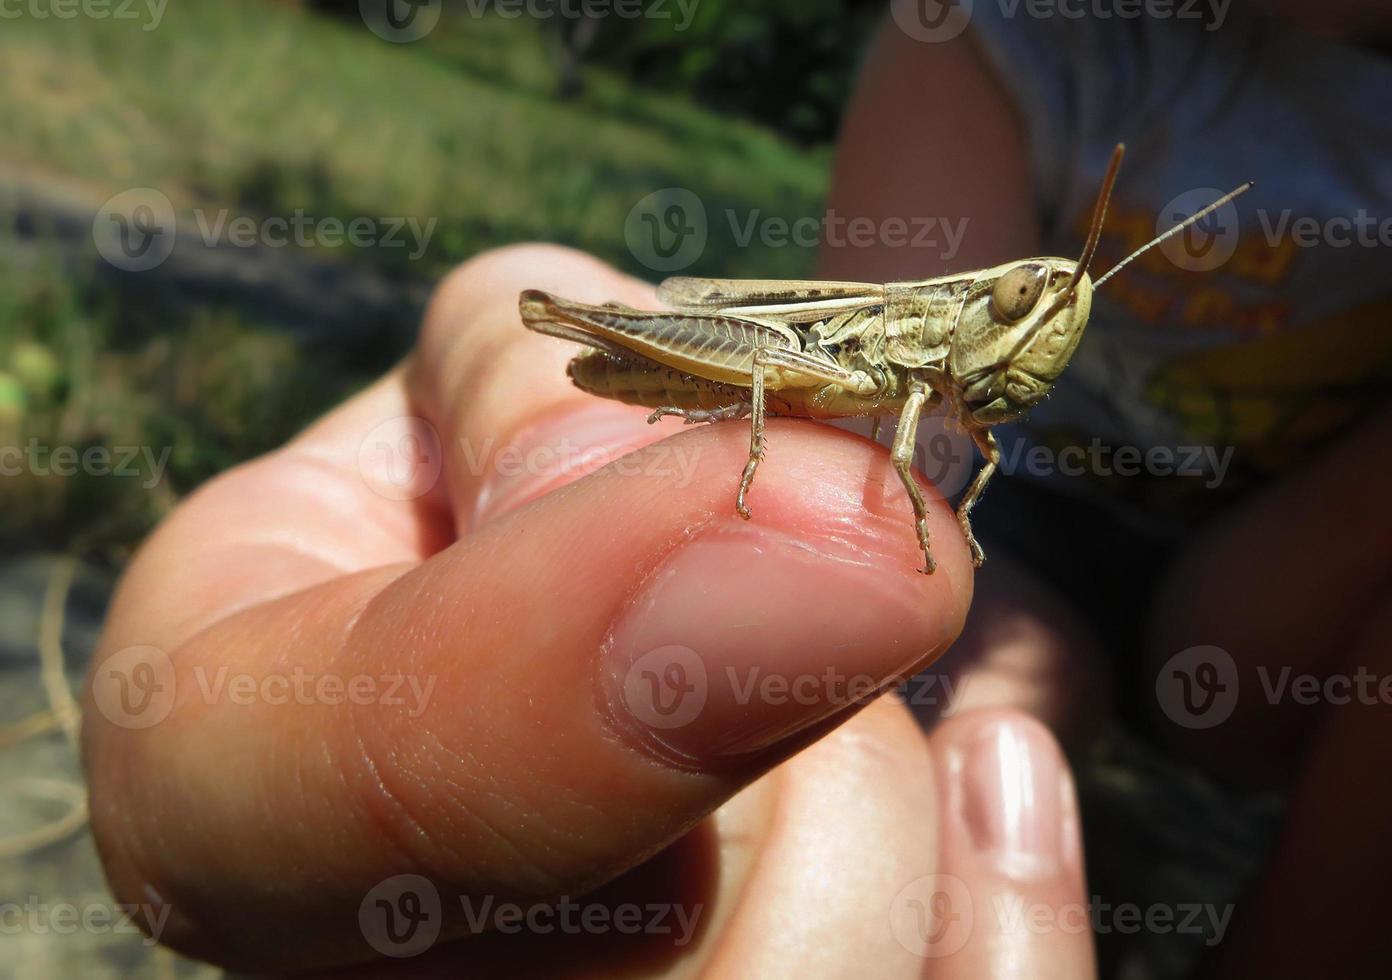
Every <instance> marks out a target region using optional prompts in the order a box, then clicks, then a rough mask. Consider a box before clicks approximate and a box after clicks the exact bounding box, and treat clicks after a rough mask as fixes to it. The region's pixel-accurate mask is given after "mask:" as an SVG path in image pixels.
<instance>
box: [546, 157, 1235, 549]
mask: <svg viewBox="0 0 1392 980" xmlns="http://www.w3.org/2000/svg"><path fill="white" fill-rule="evenodd" d="M1123 151H1124V147H1123V146H1122V145H1121V144H1117V147H1116V149H1115V150H1113V152H1112V157H1111V162H1110V164H1109V166H1108V168H1107V174H1106V176H1105V178H1104V179H1103V181H1102V188H1101V190H1100V192H1099V193H1098V198H1097V203H1096V206H1095V207H1094V209H1093V214H1092V222H1091V226H1090V229H1089V231H1088V237H1087V240H1086V242H1085V244H1084V246H1083V252H1082V255H1081V256H1080V257H1079V259H1078V260H1077V261H1076V262H1074V261H1072V260H1069V259H1062V258H1033V259H1023V260H1020V261H1016V262H1008V263H1006V264H1004V265H998V266H995V267H993V268H990V269H978V270H974V271H971V272H963V273H958V274H956V275H948V276H940V277H938V278H935V279H925V280H921V281H914V282H891V283H886V284H882V285H875V284H871V283H862V282H812V281H807V282H803V281H779V280H755V279H751V280H744V279H699V278H687V277H675V278H671V279H667V280H666V281H664V282H663V283H662V284H661V285H660V286H659V287H658V293H657V295H658V298H659V299H661V300H662V301H663V302H664V303H667V304H668V305H670V306H671V307H672V309H670V310H665V311H660V312H658V311H651V312H650V311H643V310H636V309H632V308H629V307H625V306H621V305H618V304H615V303H610V304H607V305H603V306H590V305H587V304H582V303H575V302H571V301H569V300H565V299H560V298H558V297H555V296H552V295H550V294H548V293H545V292H542V291H540V290H532V289H529V290H526V291H524V292H523V293H522V294H521V297H520V300H519V307H520V311H521V314H522V321H523V323H524V324H525V325H526V326H527V327H528V328H529V329H531V330H535V331H537V332H539V333H544V334H549V335H551V336H553V337H561V338H563V339H566V340H572V341H575V342H577V343H581V344H585V345H587V346H589V347H590V348H592V349H591V350H590V351H587V352H585V353H582V354H580V355H579V356H578V357H576V358H574V359H573V360H572V361H571V362H570V365H569V367H568V368H567V373H568V374H569V375H570V377H571V379H572V380H573V381H574V383H575V384H576V385H577V386H578V387H579V388H581V389H582V390H584V391H587V392H591V393H593V394H595V395H599V396H602V397H605V398H613V399H616V400H618V401H621V402H625V403H628V404H633V405H641V406H644V407H647V408H651V409H654V411H653V413H652V414H651V415H650V416H649V417H648V421H649V422H656V421H657V420H658V419H660V418H662V417H664V416H668V415H671V416H677V417H679V418H682V419H684V420H685V421H686V422H688V423H692V422H716V421H721V420H724V419H743V418H746V417H748V418H750V419H751V420H752V421H751V426H752V428H751V434H750V440H749V459H748V462H747V463H746V464H745V467H744V472H743V473H742V474H741V476H740V482H739V490H738V491H737V493H736V496H735V510H736V511H737V512H738V513H739V515H740V516H741V517H743V518H745V519H746V520H747V519H748V518H749V516H750V512H749V507H748V505H747V504H746V498H747V497H748V495H749V488H750V485H751V484H752V483H753V481H754V473H755V471H756V470H757V468H758V465H759V461H760V460H762V459H763V458H764V420H765V418H766V417H767V416H769V415H774V416H793V417H798V418H813V419H830V418H849V417H864V416H870V417H872V418H873V419H874V423H873V424H874V430H873V434H872V438H874V436H875V435H877V434H878V431H879V424H880V418H881V417H882V416H885V415H897V416H898V418H899V422H898V426H897V428H896V430H895V433H894V442H893V446H892V448H891V452H890V458H891V460H892V461H893V464H894V468H895V470H896V471H897V472H898V474H899V478H900V480H901V481H902V482H903V484H904V488H905V489H906V490H907V491H908V495H909V500H910V501H911V503H912V504H913V512H914V530H915V532H916V533H917V536H918V544H919V547H920V548H922V550H923V563H924V564H923V568H922V569H921V571H924V572H927V573H931V572H932V571H933V570H934V568H935V567H936V566H935V562H934V560H933V554H932V550H931V548H930V547H929V539H928V511H927V507H926V506H925V504H924V501H923V494H922V492H921V491H920V489H919V487H918V483H917V482H916V481H915V479H914V477H913V475H912V472H911V467H912V459H913V450H914V440H915V436H916V434H917V430H918V422H919V418H920V416H921V415H922V414H923V412H924V411H925V410H926V409H931V408H935V407H937V406H939V405H946V407H947V408H948V410H949V411H950V412H951V413H952V414H953V415H954V416H955V418H956V419H957V422H958V423H959V425H960V426H961V427H962V429H963V430H964V431H965V432H966V433H967V434H968V435H969V436H970V437H971V439H972V442H973V444H974V445H975V446H976V447H977V449H978V450H979V451H980V453H981V455H982V457H983V458H984V459H985V465H984V466H983V467H982V468H981V470H980V471H978V473H977V474H976V477H975V478H974V479H973V480H972V483H971V486H970V487H968V489H967V492H966V494H965V495H963V497H962V499H961V501H960V503H959V504H958V506H957V521H958V524H959V525H960V526H961V529H962V533H963V534H964V535H965V536H966V540H967V544H968V545H969V547H970V549H971V557H972V564H973V565H974V566H977V567H979V566H980V565H981V563H982V562H983V561H984V560H985V555H984V554H983V553H982V550H981V546H980V545H979V544H978V543H977V540H976V536H975V535H974V534H973V533H972V527H971V510H972V507H973V506H975V504H976V502H977V500H978V499H979V498H980V497H981V494H982V491H983V490H985V488H986V484H987V483H988V482H989V481H990V479H991V476H992V475H993V474H994V473H995V471H996V469H997V467H998V466H999V465H1000V449H999V448H998V446H997V445H996V440H995V437H994V436H993V435H992V434H991V431H990V428H991V426H993V425H998V424H1000V423H1002V422H1009V421H1012V420H1014V419H1017V418H1019V417H1020V416H1022V415H1023V414H1024V413H1025V412H1027V411H1028V410H1029V409H1030V408H1031V407H1032V406H1033V405H1036V404H1038V403H1039V402H1040V401H1042V400H1043V399H1044V397H1045V396H1046V395H1047V394H1048V393H1049V390H1050V388H1051V387H1052V386H1053V384H1054V382H1055V381H1057V380H1058V377H1059V375H1060V374H1062V373H1063V370H1064V368H1065V367H1067V365H1068V361H1069V359H1070V358H1071V357H1072V355H1073V351H1074V350H1075V349H1076V348H1077V346H1078V341H1079V340H1080V339H1081V338H1082V334H1083V328H1084V327H1085V326H1086V325H1087V320H1088V314H1089V312H1090V311H1091V307H1092V293H1093V290H1094V289H1096V288H1097V287H1100V286H1101V285H1102V284H1103V283H1104V282H1106V281H1107V280H1108V279H1110V278H1111V277H1112V276H1114V275H1116V273H1117V272H1119V271H1121V269H1122V268H1123V267H1125V266H1126V265H1128V264H1129V263H1130V262H1132V261H1133V260H1135V259H1136V258H1137V257H1139V256H1140V255H1141V254H1143V253H1144V252H1146V251H1148V250H1149V249H1151V248H1154V247H1155V246H1157V245H1159V244H1160V243H1162V242H1163V241H1165V240H1166V239H1167V238H1169V237H1170V236H1172V235H1176V234H1178V233H1180V232H1181V231H1183V230H1184V229H1185V228H1188V227H1190V226H1191V225H1193V224H1194V223H1195V222H1197V221H1199V220H1201V219H1202V218H1204V217H1205V216H1207V215H1208V214H1211V213H1212V212H1213V211H1216V210H1217V209H1218V208H1220V207H1222V206H1223V205H1225V204H1227V203H1228V202H1229V201H1231V200H1232V199H1233V198H1235V197H1237V196H1238V195H1239V194H1241V193H1243V192H1244V191H1246V190H1248V189H1249V188H1250V187H1251V186H1252V182H1251V181H1248V182H1247V183H1245V184H1243V185H1242V186H1241V187H1238V188H1237V189H1236V190H1233V191H1231V192H1230V193H1228V194H1226V195H1224V196H1223V197H1221V198H1219V199H1218V200H1217V201H1215V202H1213V203H1212V204H1210V205H1209V206H1208V207H1206V208H1204V209H1203V210H1201V211H1199V212H1197V213H1196V214H1193V215H1191V216H1190V217H1189V218H1187V219H1185V220H1184V221H1183V222H1181V223H1180V224H1177V225H1175V226H1174V227H1173V228H1170V229H1169V230H1168V231H1166V232H1165V233H1164V234H1161V235H1159V236H1157V237H1156V238H1154V239H1152V240H1151V241H1150V242H1148V243H1147V244H1145V245H1143V246H1141V247H1140V248H1138V249H1137V250H1136V251H1134V252H1132V253H1131V254H1130V255H1129V256H1127V257H1126V258H1124V259H1122V260H1121V261H1120V262H1119V263H1117V264H1116V265H1115V266H1113V267H1112V268H1111V269H1110V270H1109V271H1108V272H1107V273H1106V274H1105V275H1103V276H1101V277H1100V278H1098V279H1097V281H1096V282H1093V281H1092V280H1091V279H1090V278H1089V277H1088V267H1089V265H1090V264H1091V262H1092V258H1093V255H1094V253H1095V252H1096V250H1097V242H1098V238H1099V237H1100V235H1101V232H1102V223H1103V219H1104V218H1105V216H1106V210H1107V202H1108V200H1109V198H1110V197H1111V193H1112V187H1113V185H1114V184H1115V183H1116V175H1117V170H1118V168H1119V167H1120V166H1121V157H1122V154H1123Z"/></svg>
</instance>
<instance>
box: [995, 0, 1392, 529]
mask: <svg viewBox="0 0 1392 980" xmlns="http://www.w3.org/2000/svg"><path fill="white" fill-rule="evenodd" d="M1075 6H1076V7H1081V8H1083V9H1091V6H1089V5H1081V4H1079V5H1073V4H1068V3H1060V4H1049V5H1040V6H1038V7H1035V8H1031V6H1030V4H1029V2H1028V0H974V4H973V9H972V10H971V15H970V31H971V32H972V36H973V37H974V39H975V40H976V42H977V43H978V45H979V46H980V48H981V50H982V51H983V52H984V54H985V56H986V58H987V61H988V62H989V63H990V64H991V65H992V66H993V67H994V68H995V70H996V72H997V73H998V75H999V77H1000V79H1001V81H1002V82H1003V84H1004V85H1005V87H1006V90H1007V91H1008V93H1009V94H1010V96H1011V98H1012V99H1013V100H1014V102H1015V104H1016V106H1017V108H1018V110H1019V113H1020V116H1021V119H1022V120H1023V122H1024V125H1025V126H1026V129H1027V136H1028V147H1029V158H1030V165H1031V169H1032V172H1033V176H1034V180H1035V183H1036V189H1037V192H1038V198H1039V201H1040V204H1041V207H1042V209H1043V219H1044V225H1043V227H1044V248H1043V252H1044V254H1050V255H1060V256H1066V257H1076V256H1077V254H1078V253H1079V252H1080V251H1081V245H1082V241H1083V238H1084V236H1085V234H1086V230H1087V224H1088V220H1089V218H1090V216H1091V212H1092V208H1093V204H1094V202H1095V199H1096V196H1097V191H1098V187H1099V184H1100V182H1101V178H1102V175H1103V172H1104V171H1105V169H1106V165H1107V160H1108V157H1109V156H1110V154H1111V150H1112V147H1113V145H1114V144H1116V143H1117V142H1118V141H1124V142H1125V143H1126V144H1127V156H1126V160H1125V162H1124V164H1123V166H1122V169H1121V175H1120V178H1119V180H1118V182H1117V185H1116V190H1115V193H1114V195H1113V197H1112V205H1111V209H1110V211H1109V213H1108V217H1107V222H1106V225H1105V229H1104V232H1103V235H1102V240H1101V245H1100V249H1099V253H1098V256H1097V258H1096V260H1094V262H1093V266H1092V269H1091V274H1092V276H1093V278H1094V279H1095V278H1097V277H1098V276H1099V275H1100V274H1101V273H1102V272H1103V271H1105V270H1106V269H1108V268H1109V267H1110V266H1111V265H1112V264H1114V263H1115V262H1116V261H1118V260H1119V259H1120V258H1122V257H1123V256H1124V255H1126V254H1128V253H1129V252H1130V251H1131V250H1132V249H1133V248H1135V247H1137V246H1139V245H1141V244H1143V243H1144V242H1145V241H1146V240H1148V239H1150V238H1151V237H1153V236H1154V235H1155V234H1156V233H1157V231H1158V230H1163V229H1164V228H1167V227H1170V226H1171V225H1172V224H1174V223H1175V222H1176V220H1177V219H1179V218H1182V217H1184V216H1187V215H1189V214H1192V213H1194V212H1195V211H1197V210H1199V208H1201V207H1203V206H1204V205H1205V204H1207V203H1209V202H1211V201H1212V200H1214V199H1215V198H1217V197H1218V196H1220V195H1221V194H1222V193H1224V192H1226V191H1227V190H1230V189H1232V188H1233V187H1235V186H1237V185H1238V184H1241V183H1242V182H1243V181H1245V180H1247V179H1249V178H1251V179H1255V180H1256V181H1257V184H1256V187H1255V188H1254V189H1253V190H1251V191H1250V192H1248V193H1247V194H1246V195H1245V196H1244V197H1242V198H1239V199H1238V200H1237V201H1236V202H1234V204H1233V205H1231V206H1229V207H1228V208H1225V209H1224V210H1223V211H1220V212H1218V213H1217V214H1216V215H1215V216H1213V218H1211V219H1209V220H1207V221H1205V222H1204V223H1203V224H1202V225H1201V226H1200V227H1198V228H1195V229H1192V230H1191V232H1190V233H1188V234H1186V235H1180V236H1177V237H1176V238H1175V239H1173V240H1171V242H1170V243H1169V244H1168V245H1167V246H1166V247H1165V248H1164V251H1161V250H1159V249H1156V250H1154V251H1152V252H1151V253H1149V254H1148V255H1147V256H1145V258H1143V259H1141V260H1138V261H1137V262H1135V263H1133V264H1132V265H1131V266H1129V267H1127V269H1126V270H1125V271H1124V272H1122V273H1120V274H1119V275H1118V276H1117V277H1116V278H1115V279H1113V280H1111V281H1109V282H1108V283H1106V284H1105V285H1104V286H1103V287H1102V288H1101V289H1100V290H1099V291H1098V293H1097V294H1096V295H1095V296H1094V299H1093V307H1092V317H1091V321H1090V324H1089V326H1088V328H1087V332H1086V333H1085V335H1084V337H1083V340H1082V342H1081V344H1080V345H1079V347H1078V350H1077V353H1076V354H1075V356H1074V358H1073V362H1072V364H1071V365H1070V367H1069V368H1068V370H1067V371H1066V372H1065V373H1064V375H1063V377H1062V378H1061V379H1060V380H1059V382H1058V384H1057V386H1056V387H1055V389H1054V392H1053V394H1052V395H1051V396H1050V397H1049V398H1048V399H1047V400H1046V401H1045V402H1044V403H1042V404H1041V405H1039V406H1037V407H1036V408H1035V409H1034V410H1033V411H1032V412H1031V413H1030V414H1029V416H1027V417H1026V419H1024V420H1023V421H1021V422H1019V423H1016V424H1015V425H1012V426H1002V427H999V428H998V430H997V437H998V439H999V440H1000V442H1001V446H1002V452H1003V453H1004V454H1005V457H1006V458H1005V465H1004V467H1003V469H1004V470H1005V471H1006V472H1007V473H1013V474H1014V475H1016V476H1017V477H1018V476H1023V477H1025V478H1034V479H1040V480H1044V481H1046V482H1048V483H1049V484H1051V485H1053V486H1055V487H1056V488H1058V489H1060V490H1062V491H1064V492H1067V493H1075V494H1083V495H1085V496H1088V497H1090V498H1094V499H1096V498H1102V499H1106V500H1109V501H1110V502H1111V503H1112V505H1113V506H1114V508H1115V510H1116V512H1117V513H1118V514H1120V515H1122V516H1124V517H1125V518H1127V519H1128V520H1129V521H1131V522H1134V523H1137V524H1138V525H1140V526H1145V527H1148V528H1149V529H1151V530H1153V531H1157V532H1159V533H1161V534H1162V536H1168V535H1169V534H1171V533H1176V532H1178V531H1180V530H1182V529H1183V528H1185V527H1186V526H1188V525H1190V524H1192V522H1193V521H1194V520H1195V519H1197V518H1201V517H1203V516H1206V515H1208V514H1211V513H1213V512H1214V511H1216V510H1218V509H1219V508H1221V507H1222V506H1223V505H1224V504H1226V503H1227V502H1230V501H1232V500H1233V499H1234V498H1236V497H1239V496H1241V495H1244V494H1246V493H1248V492H1250V491H1251V490H1253V489H1255V488H1257V487H1260V486H1261V485H1264V484H1266V483H1268V482H1270V481H1272V480H1274V479H1277V478H1279V477H1280V476H1282V475H1283V474H1287V473H1291V472H1295V471H1297V470H1298V469H1299V467H1300V466H1301V464H1302V463H1303V462H1306V461H1308V460H1311V459H1312V458H1314V457H1315V456H1316V455H1318V454H1319V453H1320V452H1321V451H1322V450H1324V449H1325V448H1327V447H1328V446H1330V445H1331V444H1332V443H1333V442H1334V441H1336V440H1338V439H1339V438H1340V437H1343V436H1346V435H1348V434H1350V433H1351V432H1352V431H1353V429H1354V428H1355V427H1356V426H1357V425H1358V424H1359V423H1360V421H1362V420H1364V419H1366V418H1367V417H1369V416H1370V415H1371V414H1373V413H1375V412H1377V411H1379V410H1382V409H1383V408H1384V406H1385V405H1386V404H1387V402H1386V395H1387V392H1388V381H1389V380H1390V379H1392V60H1389V59H1388V58H1386V57H1384V56H1380V55H1378V54H1375V53H1373V52H1371V51H1368V50H1363V49H1359V48H1354V47H1349V46H1345V45H1340V44H1336V43H1332V42H1328V41H1323V40H1319V39H1316V38H1312V37H1310V36H1308V35H1305V34H1300V33H1297V32H1295V31H1294V30H1292V29H1290V28H1288V27H1285V26H1284V25H1283V24H1281V23H1280V22H1279V21H1275V20H1271V19H1267V18H1264V17H1260V16H1253V15H1251V14H1244V13H1243V12H1242V11H1241V10H1240V9H1239V8H1238V7H1237V6H1236V5H1234V6H1233V7H1232V8H1230V9H1227V10H1226V12H1225V15H1224V16H1223V17H1222V18H1220V19H1219V21H1217V22H1216V26H1215V22H1214V21H1213V20H1212V19H1210V20H1208V21H1205V20H1201V19H1197V18H1193V17H1178V16H1175V17H1171V18H1168V19H1159V18H1156V17H1153V16H1142V17H1136V18H1123V17H1121V16H1117V15H1115V14H1114V15H1113V16H1111V17H1104V16H1098V15H1096V14H1091V15H1088V16H1084V17H1076V16H1066V15H1065V14H1064V11H1065V10H1069V11H1071V10H1073V9H1074V7H1075ZM1124 7H1125V5H1124V4H1119V5H1118V8H1119V9H1124ZM1183 7H1184V5H1183V4H1180V3H1176V4H1174V9H1175V10H1176V11H1178V10H1180V9H1181V8H1183ZM1031 9H1034V11H1035V12H1036V13H1038V12H1039V11H1040V10H1043V11H1046V12H1047V11H1049V10H1052V11H1053V13H1052V15H1050V16H1035V15H1032V14H1031V13H1030V10H1031ZM1069 447H1073V449H1072V450H1070V449H1069ZM1123 447H1127V448H1125V449H1123ZM1032 448H1034V449H1036V452H1035V454H1034V455H1033V456H1031V455H1030V450H1031V449H1032ZM988 496H989V495H988Z"/></svg>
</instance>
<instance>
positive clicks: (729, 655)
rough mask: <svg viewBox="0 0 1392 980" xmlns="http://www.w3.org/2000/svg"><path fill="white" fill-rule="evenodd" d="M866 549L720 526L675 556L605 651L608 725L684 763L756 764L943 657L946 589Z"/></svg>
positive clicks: (953, 628)
mask: <svg viewBox="0 0 1392 980" xmlns="http://www.w3.org/2000/svg"><path fill="white" fill-rule="evenodd" d="M756 520H757V518H756ZM865 544H866V543H865V542H857V541H855V540H854V539H852V538H848V537H838V538H828V539H825V540H824V539H821V538H815V539H809V540H804V539H802V538H800V537H797V536H796V535H794V534H792V533H791V532H786V531H783V530H780V529H778V528H775V527H771V526H769V525H767V524H765V525H760V524H757V523H753V524H749V523H745V522H743V521H734V520H731V521H730V522H729V523H721V524H719V525H718V526H716V527H712V528H708V529H707V530H705V531H703V532H702V533H701V535H700V536H699V537H697V538H695V539H694V540H692V541H690V542H688V543H686V544H683V545H681V546H680V547H678V549H677V550H676V551H675V552H674V553H673V554H672V555H671V557H669V558H668V559H667V560H666V562H664V563H663V565H662V566H661V567H659V568H658V569H657V571H656V572H655V573H654V574H653V575H652V576H651V577H650V578H649V579H648V580H647V582H646V583H645V586H644V587H643V588H642V589H641V591H640V593H639V594H638V595H637V597H636V598H635V599H634V600H633V601H632V602H631V603H630V604H629V606H628V607H627V609H626V610H625V612H624V613H623V614H621V616H620V617H619V618H618V620H617V622H616V624H615V626H614V628H613V629H612V630H611V632H610V635H609V637H608V639H607V642H606V648H605V657H606V660H605V665H606V666H605V670H604V671H603V672H602V675H601V684H602V687H603V689H602V691H601V696H602V698H603V699H605V700H606V701H607V703H608V705H609V706H610V709H611V713H612V715H613V716H614V718H615V721H616V723H617V724H618V725H619V726H621V727H622V728H623V729H624V730H625V732H626V733H627V734H628V735H630V736H635V737H637V738H639V739H642V740H644V741H646V742H648V743H650V744H653V745H655V746H658V747H660V748H662V749H664V750H666V751H667V752H668V753H671V754H675V755H677V756H680V757H684V758H695V759H701V758H709V757H713V756H722V755H738V754H743V753H749V752H756V751H759V750H761V749H765V748H768V747H770V746H772V745H774V744H775V743H777V742H779V741H781V740H783V739H785V738H787V737H789V736H790V735H793V734H795V733H797V732H799V731H801V730H803V729H805V728H807V727H808V726H810V725H813V724H816V723H817V722H820V721H823V720H825V719H827V718H829V717H830V716H832V715H834V714H836V713H838V712H841V711H845V710H848V709H850V708H851V707H853V706H855V705H857V704H863V703H864V702H865V701H867V700H868V699H870V698H871V697H873V696H874V695H875V693H876V692H877V691H878V690H879V689H881V688H882V687H883V685H884V683H885V681H886V680H888V679H897V678H898V677H899V676H901V675H902V674H903V673H904V672H905V671H907V670H908V669H909V668H911V667H913V666H916V665H917V664H919V663H920V662H921V661H922V660H924V659H925V657H926V656H927V655H929V654H930V653H932V652H935V651H936V652H941V651H942V650H943V649H946V647H947V645H948V644H949V643H950V642H951V641H952V639H953V638H954V637H955V635H956V632H957V629H958V625H959V624H957V623H956V622H955V621H954V619H955V615H954V614H952V613H950V612H944V610H950V609H952V608H954V604H953V601H952V599H951V585H950V583H949V582H948V581H947V580H946V578H945V577H944V578H943V579H942V580H940V581H938V582H930V584H929V586H928V587H927V588H925V587H924V586H923V585H922V584H920V583H921V582H922V581H924V580H925V577H924V576H915V575H911V574H907V573H906V572H905V570H904V568H903V562H902V555H900V554H898V553H896V556H895V558H893V559H886V558H885V557H883V555H880V554H877V553H876V552H874V551H873V550H871V549H869V548H868V547H866V546H865Z"/></svg>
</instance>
